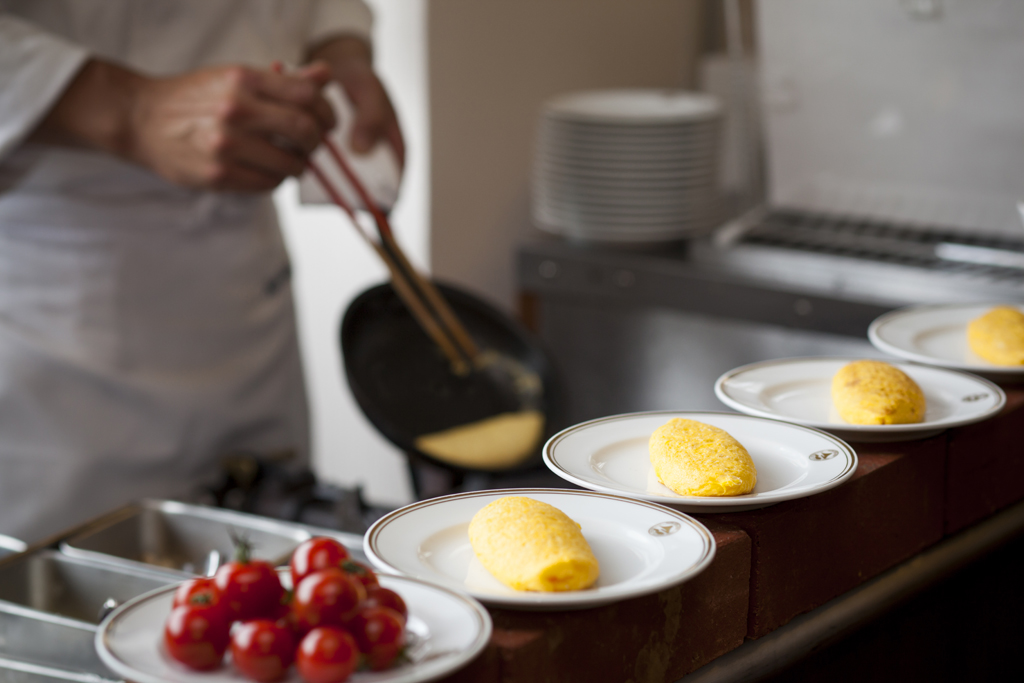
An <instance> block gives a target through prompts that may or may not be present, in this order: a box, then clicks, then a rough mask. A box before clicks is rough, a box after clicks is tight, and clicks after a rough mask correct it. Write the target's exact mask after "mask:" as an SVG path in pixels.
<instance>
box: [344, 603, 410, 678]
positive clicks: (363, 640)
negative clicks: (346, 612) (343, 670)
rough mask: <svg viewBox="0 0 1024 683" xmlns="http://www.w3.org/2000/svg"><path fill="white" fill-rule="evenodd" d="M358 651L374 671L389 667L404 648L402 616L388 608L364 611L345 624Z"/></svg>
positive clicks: (369, 608) (373, 608) (374, 608)
mask: <svg viewBox="0 0 1024 683" xmlns="http://www.w3.org/2000/svg"><path fill="white" fill-rule="evenodd" d="M348 630H349V633H351V634H352V637H353V638H355V641H356V645H357V646H358V647H359V651H360V652H362V653H363V654H364V655H366V661H367V663H368V664H369V665H370V668H371V669H373V670H374V671H380V670H382V669H387V668H388V667H390V666H391V665H392V664H393V663H394V661H395V660H396V659H397V658H398V655H400V654H401V653H402V648H404V647H405V625H404V624H403V619H402V615H401V614H399V613H398V612H396V611H394V610H393V609H390V608H388V607H368V608H367V609H364V610H362V611H361V612H359V614H357V615H356V616H355V617H353V618H352V620H351V621H350V622H349V623H348Z"/></svg>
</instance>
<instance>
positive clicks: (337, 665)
mask: <svg viewBox="0 0 1024 683" xmlns="http://www.w3.org/2000/svg"><path fill="white" fill-rule="evenodd" d="M295 661H296V665H297V666H298V667H299V673H300V674H301V675H302V679H303V680H305V681H306V683H340V681H343V680H345V679H346V678H348V677H349V676H350V675H351V674H352V671H353V670H354V669H355V668H356V664H357V663H358V661H359V649H358V648H357V647H356V641H355V640H353V638H352V636H351V635H349V634H348V633H347V632H346V631H344V630H342V629H340V628H336V627H334V626H321V627H319V628H315V629H313V630H312V631H310V632H309V633H307V634H306V637H305V638H303V639H302V642H301V643H299V651H298V653H297V654H296V656H295Z"/></svg>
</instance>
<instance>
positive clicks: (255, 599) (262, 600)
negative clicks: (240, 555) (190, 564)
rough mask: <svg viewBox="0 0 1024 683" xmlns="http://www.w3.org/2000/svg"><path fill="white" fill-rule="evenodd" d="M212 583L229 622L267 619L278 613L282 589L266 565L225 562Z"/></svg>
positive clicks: (258, 562)
mask: <svg viewBox="0 0 1024 683" xmlns="http://www.w3.org/2000/svg"><path fill="white" fill-rule="evenodd" d="M214 582H215V583H216V584H217V588H218V589H220V594H221V600H222V601H223V602H224V603H225V604H226V605H227V609H228V614H229V615H230V616H231V618H232V619H235V620H239V621H246V620H249V619H260V618H264V617H266V618H271V617H276V616H277V615H279V614H280V612H281V599H282V598H283V597H284V588H282V587H281V580H280V579H278V578H277V572H276V571H274V567H273V566H272V565H271V564H270V563H269V562H264V561H263V560H250V561H248V562H228V563H227V564H225V565H223V566H222V567H221V568H220V569H218V570H217V574H216V575H215V576H214Z"/></svg>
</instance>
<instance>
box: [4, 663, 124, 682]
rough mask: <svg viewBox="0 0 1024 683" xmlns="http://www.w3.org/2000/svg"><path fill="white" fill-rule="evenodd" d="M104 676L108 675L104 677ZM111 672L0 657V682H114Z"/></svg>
mask: <svg viewBox="0 0 1024 683" xmlns="http://www.w3.org/2000/svg"><path fill="white" fill-rule="evenodd" d="M104 676H109V677H107V678H105V677H104ZM112 677H113V674H110V673H109V672H104V675H98V674H94V673H80V672H77V671H65V670H63V669H55V668H53V667H52V666H42V665H39V664H32V663H31V662H22V661H18V660H16V659H7V658H5V657H0V683H64V682H65V681H74V682H75V683H108V682H109V683H114V680H113V679H112Z"/></svg>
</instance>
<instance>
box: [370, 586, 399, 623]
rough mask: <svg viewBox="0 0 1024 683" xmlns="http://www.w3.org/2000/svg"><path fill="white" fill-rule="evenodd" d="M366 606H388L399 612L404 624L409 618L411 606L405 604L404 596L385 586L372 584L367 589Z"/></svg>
mask: <svg viewBox="0 0 1024 683" xmlns="http://www.w3.org/2000/svg"><path fill="white" fill-rule="evenodd" d="M365 604H366V607H388V608H390V609H393V610H395V611H396V612H398V614H399V615H401V617H402V623H403V624H404V623H405V622H406V620H407V619H408V618H409V608H408V607H406V606H405V600H403V599H402V596H401V595H399V594H398V593H396V592H395V591H393V590H391V589H390V588H384V587H383V586H371V587H370V588H367V589H366V603H365Z"/></svg>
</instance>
